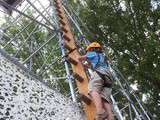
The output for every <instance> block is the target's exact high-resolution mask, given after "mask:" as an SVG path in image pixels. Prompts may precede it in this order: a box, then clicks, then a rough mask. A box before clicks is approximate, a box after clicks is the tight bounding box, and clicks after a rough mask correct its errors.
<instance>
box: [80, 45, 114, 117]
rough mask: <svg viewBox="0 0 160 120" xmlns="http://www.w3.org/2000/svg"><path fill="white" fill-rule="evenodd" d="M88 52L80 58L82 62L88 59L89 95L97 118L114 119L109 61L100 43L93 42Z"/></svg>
mask: <svg viewBox="0 0 160 120" xmlns="http://www.w3.org/2000/svg"><path fill="white" fill-rule="evenodd" d="M86 51H87V53H86V54H85V55H83V56H81V57H80V58H79V61H80V62H83V61H87V62H88V65H84V66H87V67H88V69H89V74H90V80H89V84H88V89H89V95H90V96H91V98H92V99H93V102H94V104H95V107H96V120H112V119H113V115H112V103H111V99H110V95H111V87H112V75H111V73H110V71H109V66H108V62H107V60H106V59H105V58H106V57H105V56H104V54H103V52H102V47H101V45H100V44H99V43H97V42H93V43H91V44H90V45H89V46H88V47H87V49H86Z"/></svg>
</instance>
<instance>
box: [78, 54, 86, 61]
mask: <svg viewBox="0 0 160 120" xmlns="http://www.w3.org/2000/svg"><path fill="white" fill-rule="evenodd" d="M78 60H79V61H80V62H82V61H85V60H87V56H86V55H83V56H80V57H79V58H78Z"/></svg>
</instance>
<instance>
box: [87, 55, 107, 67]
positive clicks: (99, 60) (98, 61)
mask: <svg viewBox="0 0 160 120" xmlns="http://www.w3.org/2000/svg"><path fill="white" fill-rule="evenodd" d="M86 57H87V60H88V61H89V62H90V63H91V65H92V68H93V69H95V68H96V67H97V66H98V67H103V68H105V69H107V68H108V63H107V61H105V56H104V55H103V54H102V53H97V52H87V54H86Z"/></svg>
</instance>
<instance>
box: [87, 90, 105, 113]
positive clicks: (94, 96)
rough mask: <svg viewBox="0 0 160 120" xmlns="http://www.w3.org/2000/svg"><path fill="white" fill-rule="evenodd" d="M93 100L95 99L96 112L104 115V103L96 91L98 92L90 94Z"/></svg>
mask: <svg viewBox="0 0 160 120" xmlns="http://www.w3.org/2000/svg"><path fill="white" fill-rule="evenodd" d="M90 95H91V97H92V99H93V102H94V104H95V106H96V111H97V114H101V113H104V112H105V110H104V108H103V103H102V98H101V95H100V94H99V93H98V92H97V91H96V90H93V91H92V92H91V93H90Z"/></svg>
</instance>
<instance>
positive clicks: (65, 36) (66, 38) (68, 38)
mask: <svg viewBox="0 0 160 120" xmlns="http://www.w3.org/2000/svg"><path fill="white" fill-rule="evenodd" d="M63 38H64V39H65V40H67V41H70V40H71V38H70V37H69V36H68V35H66V34H64V35H63Z"/></svg>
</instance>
